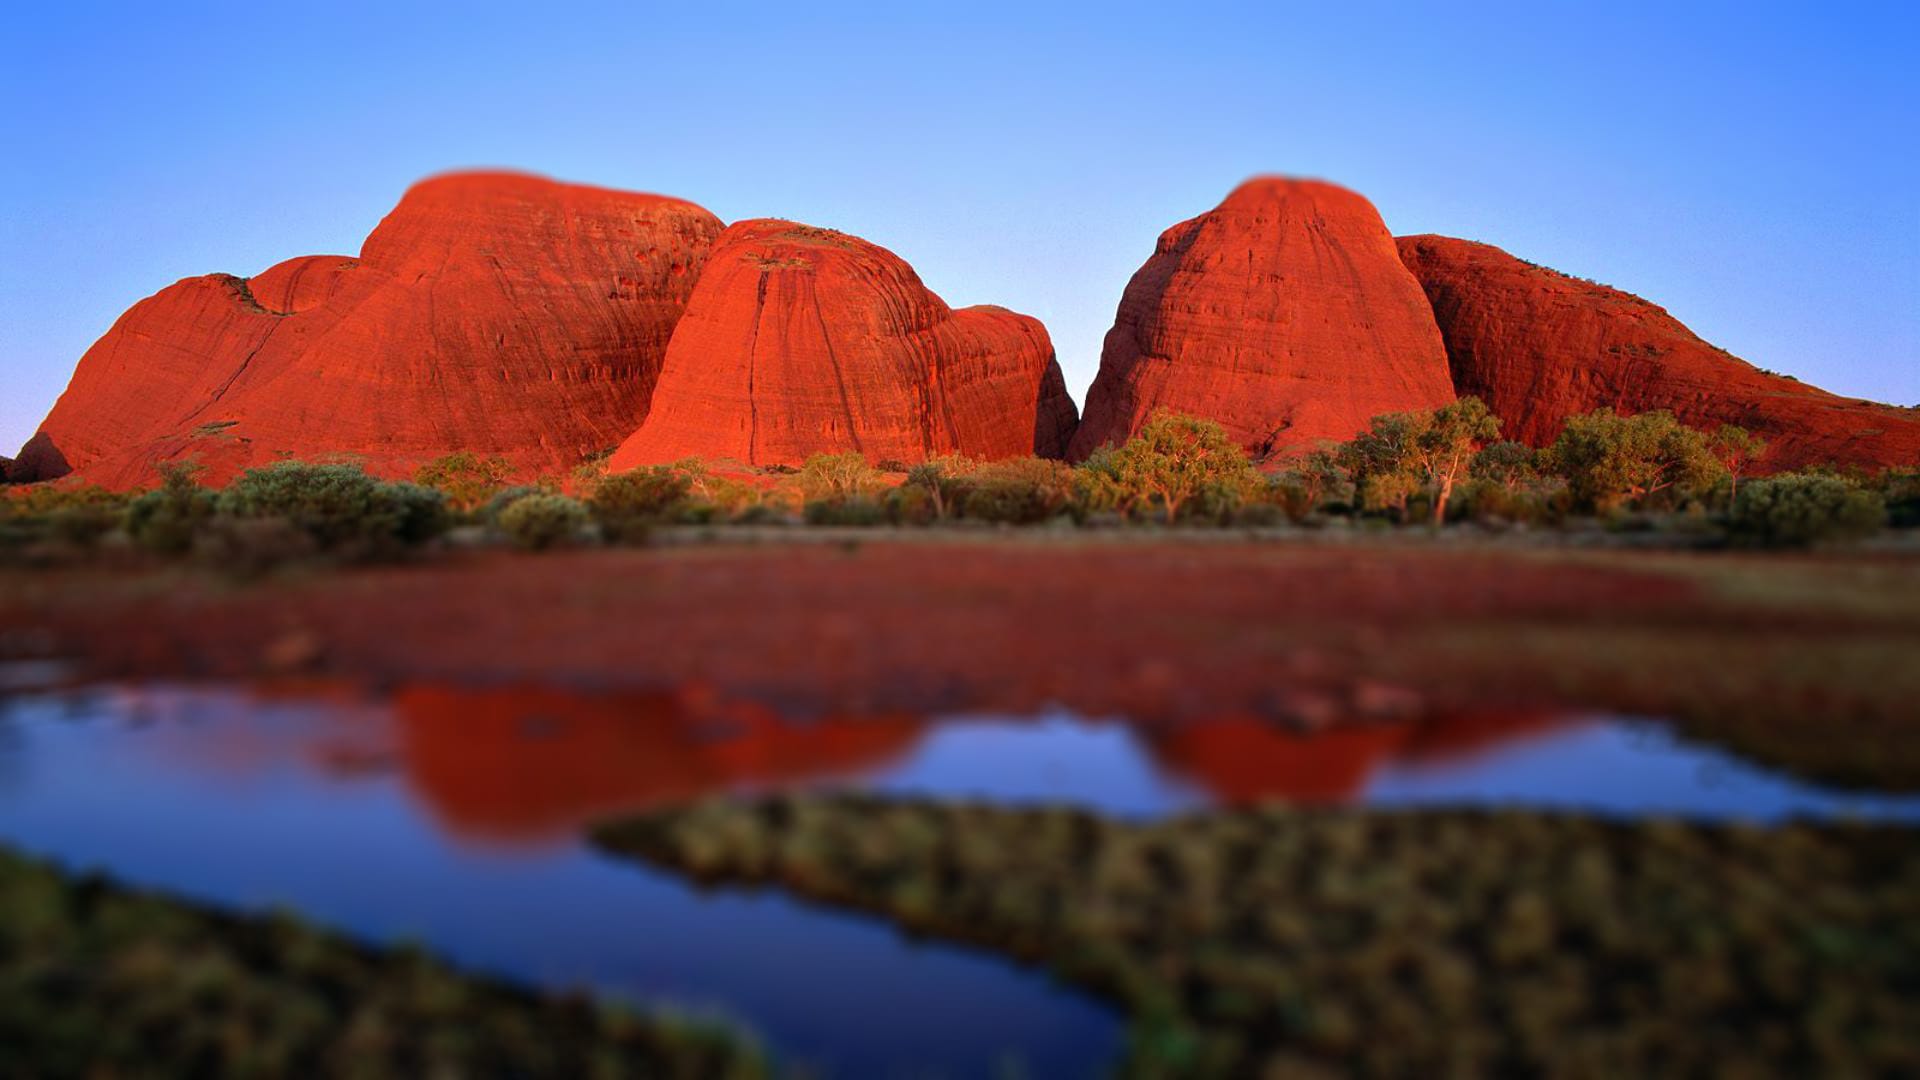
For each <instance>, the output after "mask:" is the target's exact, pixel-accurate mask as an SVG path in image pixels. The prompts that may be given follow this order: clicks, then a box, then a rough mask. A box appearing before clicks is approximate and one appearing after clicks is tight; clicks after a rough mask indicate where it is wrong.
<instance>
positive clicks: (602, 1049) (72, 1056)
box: [0, 848, 766, 1080]
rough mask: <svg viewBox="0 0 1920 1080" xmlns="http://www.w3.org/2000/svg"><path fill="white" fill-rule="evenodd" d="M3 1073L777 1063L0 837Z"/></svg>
mask: <svg viewBox="0 0 1920 1080" xmlns="http://www.w3.org/2000/svg"><path fill="white" fill-rule="evenodd" d="M0 1047H5V1052H4V1059H5V1065H4V1066H3V1067H0V1072H4V1073H5V1074H6V1075H8V1076H20V1077H66V1076H87V1077H108V1076H181V1077H192V1076H356V1077H422V1076H570V1077H579V1076H595V1077H615V1076H658V1077H684V1078H687V1080H694V1078H699V1080H706V1078H709V1077H753V1076H761V1075H764V1074H765V1071H766V1070H765V1068H764V1067H763V1063H762V1060H761V1058H760V1056H759V1053H758V1052H757V1051H756V1050H755V1049H753V1048H752V1047H751V1046H750V1045H749V1044H747V1043H745V1042H743V1041H742V1040H741V1039H740V1037H738V1036H737V1035H735V1034H733V1033H731V1032H728V1031H725V1030H723V1029H720V1028H718V1027H713V1026H710V1025H705V1024H700V1023H695V1022H691V1021H687V1020H682V1019H677V1018H671V1017H646V1016H642V1015H639V1014H636V1013H634V1012H632V1011H630V1010H628V1009H626V1008H624V1007H622V1006H617V1005H613V1004H607V1003H601V1002H594V1001H592V1000H589V999H587V998H585V997H553V996H542V995H540V994H536V993H534V992H532V991H529V990H525V989H522V988H518V987H513V986H508V985H506V984H503V983H498V982H494V981H491V980H486V979H478V978H473V977H469V976H465V975H461V974H459V973H457V972H455V971H453V970H452V969H450V968H448V967H447V966H446V965H445V964H443V963H441V962H439V961H437V960H434V959H432V958H430V957H428V956H427V955H426V954H425V953H423V952H421V951H419V950H418V949H411V948H386V949H381V948H372V947H369V946H365V945H362V944H359V943H356V942H353V941H349V940H347V939H345V938H342V937H340V936H338V935H335V934H331V933H328V932H325V931H321V930H318V929H315V928H313V927H311V926H308V925H307V924H305V923H303V922H301V921H299V920H298V919H296V918H294V917H293V916H291V915H284V914H281V915H267V916H241V915H230V914H224V913H220V912H215V911H211V910H207V909H203V908H199V907H195V906H192V905H189V904H186V903H183V902H180V901H177V900H173V899H170V898H167V897H163V896H160V895H156V894H152V893H147V892H141V891H137V890H133V889H129V888H126V887H124V886H121V885H117V884H115V883H113V882H111V881H108V880H105V879H102V878H99V877H94V876H78V877H75V876H71V875H64V874H61V873H59V872H57V871H56V870H55V869H54V868H53V867H51V866H49V865H47V864H44V863H41V862H37V861H34V860H31V859H27V858H24V857H21V856H19V855H15V854H12V853H10V852H8V851H6V850H5V849H4V848H0Z"/></svg>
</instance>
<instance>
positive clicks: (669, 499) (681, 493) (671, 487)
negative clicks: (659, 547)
mask: <svg viewBox="0 0 1920 1080" xmlns="http://www.w3.org/2000/svg"><path fill="white" fill-rule="evenodd" d="M692 486H693V485H692V482H691V481H689V480H688V479H687V477H685V476H684V475H682V474H681V473H679V472H678V471H676V470H674V469H671V468H668V467H667V466H665V465H656V466H652V467H649V468H641V469H634V470H632V471H630V472H623V473H617V474H615V475H612V476H607V477H604V478H602V479H601V481H600V482H599V483H598V484H596V485H594V489H593V496H592V497H591V498H590V499H588V500H587V508H588V510H589V512H591V513H592V515H593V520H594V521H596V522H598V523H599V524H600V531H601V534H602V535H603V536H605V537H606V538H607V539H608V540H609V541H611V542H613V543H621V544H637V543H642V542H644V541H645V540H646V538H647V536H648V535H649V534H650V533H651V531H652V529H653V527H654V526H655V525H658V524H660V523H661V522H663V521H667V520H669V519H671V518H672V517H674V516H675V515H676V514H678V513H680V512H681V511H682V510H684V509H685V508H686V507H687V503H688V493H689V492H690V491H691V490H692Z"/></svg>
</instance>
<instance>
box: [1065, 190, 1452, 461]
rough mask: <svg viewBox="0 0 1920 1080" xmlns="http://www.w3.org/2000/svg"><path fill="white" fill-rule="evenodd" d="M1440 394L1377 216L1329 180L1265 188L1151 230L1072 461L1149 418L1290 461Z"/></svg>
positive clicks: (1422, 312) (1425, 316) (1446, 391)
mask: <svg viewBox="0 0 1920 1080" xmlns="http://www.w3.org/2000/svg"><path fill="white" fill-rule="evenodd" d="M1452 397H1453V387H1452V380H1451V378H1450V377H1449V373H1448V370H1447V360H1446V350H1445V347H1444V345H1443V344H1442V342H1441V339H1440V333H1439V330H1438V328H1437V327H1436V326H1435V324H1434V320H1433V314H1432V311H1431V309H1430V308H1429V307H1428V305H1427V303H1426V301H1425V297H1424V295H1423V294H1422V293H1421V291H1420V287H1419V284H1418V283H1417V282H1415V281H1414V280H1413V277H1412V275H1410V274H1409V273H1408V272H1407V270H1406V268H1405V267H1404V266H1403V265H1401V263H1400V260H1399V259H1398V258H1397V256H1396V254H1395V252H1394V248H1393V239H1392V237H1391V236H1390V235H1389V234H1388V233H1387V231H1386V226H1385V225H1384V224H1383V223H1382V222H1381V221H1380V216H1379V214H1378V212H1377V211H1375V210H1374V209H1373V207H1372V206H1371V205H1370V204H1369V203H1367V201H1366V200H1365V199H1363V198H1361V197H1360V196H1358V195H1356V194H1354V193H1352V192H1350V191H1346V190H1345V189H1342V188H1338V187H1334V186H1333V185H1331V184H1324V183H1320V182H1317V181H1307V180H1289V179H1281V178H1263V179H1257V180H1252V181H1249V182H1247V183H1246V184H1243V185H1241V186H1240V187H1239V188H1238V189H1236V190H1235V191H1234V192H1233V193H1232V194H1231V195H1229V196H1228V197H1227V199H1226V200H1225V201H1224V202H1222V203H1221V204H1220V206H1218V207H1216V208H1215V209H1213V210H1211V211H1209V212H1208V213H1206V214H1203V215H1201V216H1200V217H1197V218H1194V219H1191V220H1189V221H1185V222H1181V223H1180V224H1178V225H1175V226H1173V227H1172V228H1170V229H1168V230H1167V231H1166V232H1164V233H1162V234H1161V237H1160V241H1159V243H1158V244H1157V245H1156V248H1155V251H1154V254H1153V257H1152V258H1150V259H1148V260H1147V262H1146V263H1145V264H1144V265H1143V266H1142V267H1141V268H1140V270H1139V272H1138V273H1136V274H1135V275H1134V277H1133V280H1132V281H1130V282H1129V283H1128V285H1127V290H1126V293H1125V294H1124V295H1123V296H1122V298H1121V302H1120V306H1119V309H1118V310H1117V312H1116V314H1115V319H1114V326H1113V329H1112V330H1111V331H1110V332H1109V333H1108V335H1107V339H1106V344H1105V348H1104V349H1103V351H1102V353H1101V358H1100V372H1099V375H1098V376H1097V377H1096V378H1095V380H1094V385H1093V387H1092V389H1091V390H1089V392H1088V395H1087V409H1086V414H1085V416H1084V418H1083V419H1082V420H1081V422H1080V425H1079V429H1078V431H1077V432H1076V433H1075V435H1074V438H1073V442H1072V444H1071V447H1070V451H1069V456H1070V457H1072V458H1075V459H1084V458H1085V457H1086V456H1087V455H1088V454H1089V453H1091V452H1092V451H1093V450H1095V449H1097V448H1098V447H1100V446H1101V445H1103V444H1106V443H1110V442H1111V443H1118V442H1123V441H1125V439H1126V438H1128V437H1129V436H1131V435H1132V434H1133V433H1134V432H1135V431H1137V430H1138V429H1139V427H1140V425H1141V424H1143V423H1144V422H1145V421H1146V420H1147V418H1148V417H1150V416H1151V415H1152V414H1153V412H1154V411H1156V410H1157V409H1160V408H1167V409H1171V410H1174V411H1177V412H1184V413H1190V414H1194V415H1197V416H1201V417H1203V418H1206V419H1211V420H1215V421H1218V422H1219V423H1220V424H1221V425H1222V426H1223V427H1225V428H1226V429H1227V431H1228V432H1229V434H1231V435H1232V436H1233V437H1234V438H1235V439H1236V440H1238V441H1239V442H1240V443H1241V445H1242V446H1244V447H1246V448H1247V449H1248V450H1250V451H1253V452H1256V453H1259V452H1263V451H1266V450H1272V451H1275V452H1279V453H1287V452H1292V451H1299V450H1305V449H1308V448H1310V447H1312V446H1313V445H1315V444H1317V443H1319V442H1321V441H1324V440H1344V439H1347V438H1351V437H1352V436H1353V435H1354V434H1356V433H1357V432H1359V431H1360V430H1362V429H1364V428H1365V427H1366V425H1367V422H1368V421H1369V420H1371V419H1372V417H1373V416H1375V415H1377V414H1379V413H1383V412H1392V411H1397V410H1403V409H1420V408H1432V407H1435V406H1438V405H1441V404H1444V403H1446V402H1447V401H1450V400H1452Z"/></svg>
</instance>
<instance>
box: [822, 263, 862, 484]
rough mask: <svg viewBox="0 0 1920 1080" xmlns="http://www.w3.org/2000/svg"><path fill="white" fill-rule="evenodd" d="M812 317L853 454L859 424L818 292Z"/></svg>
mask: <svg viewBox="0 0 1920 1080" xmlns="http://www.w3.org/2000/svg"><path fill="white" fill-rule="evenodd" d="M812 291H813V317H814V319H815V320H816V321H817V322H818V323H819V324H820V340H821V342H822V343H823V344H825V346H826V349H827V364H828V367H829V368H831V369H832V371H833V387H834V390H835V392H837V393H838V394H839V395H840V415H841V416H842V417H843V418H844V419H845V421H846V425H847V439H848V441H849V442H850V443H852V445H853V450H854V452H856V453H858V452H859V451H860V449H861V447H860V422H859V418H858V417H856V416H855V415H854V413H853V402H852V401H851V400H850V399H849V398H848V397H847V378H846V374H845V373H844V372H842V371H841V370H840V356H839V354H838V353H836V352H835V351H834V348H833V327H832V326H831V325H830V324H829V323H828V322H827V316H826V313H825V312H823V311H821V310H820V290H819V288H818V287H816V288H814V289H813V290H812Z"/></svg>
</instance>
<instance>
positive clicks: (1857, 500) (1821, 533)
mask: <svg viewBox="0 0 1920 1080" xmlns="http://www.w3.org/2000/svg"><path fill="white" fill-rule="evenodd" d="M1886 520H1887V507H1886V503H1885V501H1884V500H1883V499H1882V498H1881V496H1880V494H1879V493H1878V492H1873V491H1866V490H1863V489H1862V488H1860V487H1858V486H1855V485H1853V484H1850V483H1848V482H1847V481H1845V480H1842V479H1840V478H1839V477H1837V476H1823V475H1819V474H1809V473H1782V474H1780V475H1778V476H1772V477H1768V478H1766V479H1762V480H1749V481H1748V482H1747V483H1746V484H1744V485H1742V486H1741V488H1740V494H1739V496H1738V497H1736V498H1735V499H1734V502H1733V512H1732V514H1731V515H1730V517H1729V519H1728V527H1729V528H1730V529H1731V530H1732V532H1733V535H1734V537H1735V538H1736V539H1738V540H1741V541H1743V542H1745V543H1750V544H1756V545H1759V546H1761V547H1808V546H1811V545H1814V544H1819V543H1828V542H1835V541H1843V540H1853V539H1858V538H1860V537H1862V536H1867V535H1870V534H1872V533H1873V532H1874V531H1876V530H1877V529H1879V528H1880V527H1881V526H1882V525H1884V524H1885V523H1886Z"/></svg>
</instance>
